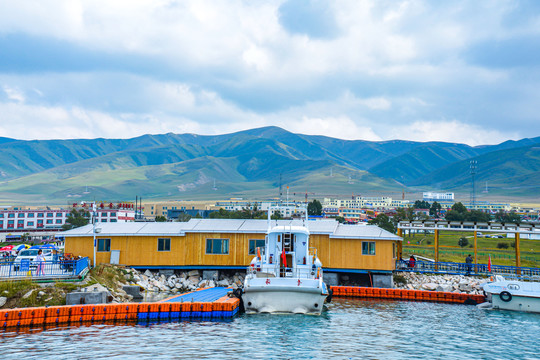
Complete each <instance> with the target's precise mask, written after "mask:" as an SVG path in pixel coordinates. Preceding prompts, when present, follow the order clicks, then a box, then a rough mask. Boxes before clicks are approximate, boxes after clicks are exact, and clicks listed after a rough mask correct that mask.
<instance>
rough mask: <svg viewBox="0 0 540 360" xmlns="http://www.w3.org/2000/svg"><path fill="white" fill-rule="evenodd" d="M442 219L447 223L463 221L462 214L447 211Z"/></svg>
mask: <svg viewBox="0 0 540 360" xmlns="http://www.w3.org/2000/svg"><path fill="white" fill-rule="evenodd" d="M444 218H445V219H446V220H448V221H463V220H464V219H465V216H464V214H462V213H460V212H459V211H456V210H449V211H447V212H446V214H444Z"/></svg>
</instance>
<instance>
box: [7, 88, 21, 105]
mask: <svg viewBox="0 0 540 360" xmlns="http://www.w3.org/2000/svg"><path fill="white" fill-rule="evenodd" d="M4 92H5V93H6V95H7V98H8V99H9V100H12V101H16V102H20V103H23V102H24V100H25V96H24V93H23V92H22V91H20V90H19V89H16V88H12V87H9V86H7V85H4Z"/></svg>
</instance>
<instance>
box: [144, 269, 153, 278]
mask: <svg viewBox="0 0 540 360" xmlns="http://www.w3.org/2000/svg"><path fill="white" fill-rule="evenodd" d="M144 275H145V276H147V277H149V278H150V277H152V272H151V271H150V270H146V271H145V272H144Z"/></svg>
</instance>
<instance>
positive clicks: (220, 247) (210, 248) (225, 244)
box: [206, 239, 229, 254]
mask: <svg viewBox="0 0 540 360" xmlns="http://www.w3.org/2000/svg"><path fill="white" fill-rule="evenodd" d="M206 253H207V254H228V253H229V239H206Z"/></svg>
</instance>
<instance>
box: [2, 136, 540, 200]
mask: <svg viewBox="0 0 540 360" xmlns="http://www.w3.org/2000/svg"><path fill="white" fill-rule="evenodd" d="M537 143H540V137H539V138H534V139H523V140H520V141H507V142H504V143H502V144H499V145H490V146H479V147H470V146H468V145H464V144H454V143H443V142H426V143H422V142H413V141H401V140H393V141H381V142H371V141H362V140H356V141H351V140H341V139H335V138H329V137H325V136H311V135H303V134H294V133H291V132H288V131H286V130H283V129H281V128H278V127H265V128H259V129H251V130H246V131H240V132H236V133H231V134H223V135H217V136H202V135H196V134H172V133H169V134H162V135H144V136H140V137H136V138H132V139H78V140H33V141H23V140H15V139H8V138H0V200H1V199H3V200H9V201H11V199H20V201H25V199H26V200H27V201H32V202H36V201H46V202H57V203H59V202H60V203H62V202H64V201H70V200H71V199H74V200H76V199H94V198H96V199H110V200H111V201H114V200H124V199H132V198H134V197H135V195H140V196H143V197H145V198H147V199H148V198H167V197H173V198H183V199H189V198H217V197H221V198H223V197H231V196H235V197H242V196H253V197H262V196H276V195H277V188H278V187H279V185H280V184H279V179H280V177H281V179H282V185H284V186H285V185H288V186H289V187H290V188H291V190H292V191H293V192H294V193H296V192H298V193H301V192H306V193H310V194H312V196H314V194H316V195H317V196H319V197H322V196H325V195H328V196H332V195H334V196H337V195H340V196H345V195H350V194H382V193H392V192H401V191H403V190H404V186H409V187H411V188H410V189H412V190H411V191H418V189H422V190H425V189H431V188H444V189H448V190H450V189H454V190H455V191H457V190H460V189H466V187H467V186H468V181H469V179H468V178H467V176H461V175H462V174H466V173H467V172H466V170H467V168H468V161H469V160H470V159H472V158H474V159H477V160H478V162H479V167H478V168H479V175H478V178H479V181H482V179H483V178H484V173H482V175H481V174H480V172H483V171H484V170H483V169H485V171H486V174H485V178H486V179H489V180H486V181H489V182H490V185H491V182H493V186H494V187H495V186H499V188H500V189H501V191H503V189H511V188H515V189H514V190H511V191H510V190H508V191H510V192H511V193H513V194H516V195H519V194H522V195H523V194H525V193H526V191H525V190H523V189H526V188H525V187H523V186H524V184H529V185H531V186H533V185H534V177H533V175H534V173H535V171H536V170H533V169H536V168H537V167H538V157H537V156H536V155H535V154H536V153H535V151H536V150H534V149H535V146H533V145H534V144H537ZM526 149H529V150H526ZM509 154H513V156H510V155H509ZM497 159H499V161H496V160H497ZM500 159H506V160H504V161H500ZM511 170H512V171H514V172H513V173H512V176H508V174H509V173H510V172H511ZM464 171H465V172H464ZM503 173H504V174H505V175H504V176H503V175H501V174H503ZM460 176H461V177H460ZM214 182H215V183H216V186H215V187H214ZM529 185H527V186H529ZM87 187H88V189H89V190H88V192H87V191H86V188H87ZM533 188H534V186H533ZM516 189H522V190H523V191H521V190H516Z"/></svg>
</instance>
